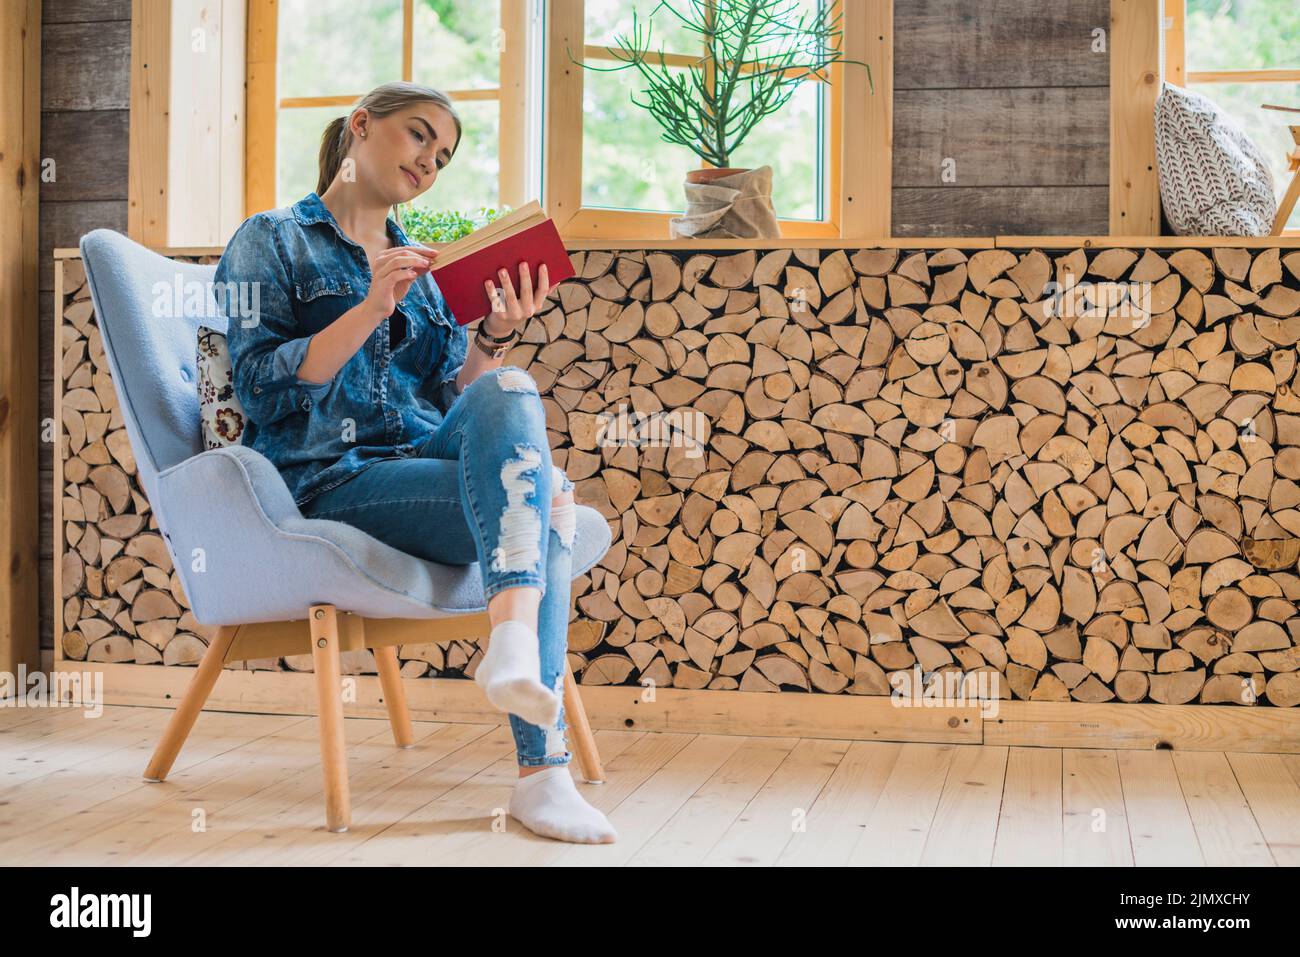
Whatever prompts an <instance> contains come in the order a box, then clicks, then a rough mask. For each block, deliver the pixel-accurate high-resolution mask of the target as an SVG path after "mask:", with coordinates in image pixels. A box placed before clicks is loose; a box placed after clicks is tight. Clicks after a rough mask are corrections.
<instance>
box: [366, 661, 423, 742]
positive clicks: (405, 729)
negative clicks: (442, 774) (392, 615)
mask: <svg viewBox="0 0 1300 957" xmlns="http://www.w3.org/2000/svg"><path fill="white" fill-rule="evenodd" d="M371 651H373V652H374V653H375V664H376V665H378V666H379V686H380V687H381V688H382V689H383V692H384V704H385V705H386V706H387V708H388V723H389V724H390V725H392V726H393V741H394V742H396V744H397V746H398V747H399V748H410V747H414V745H415V730H414V729H413V728H412V727H411V711H410V709H409V708H408V707H407V706H406V689H405V688H403V687H402V669H401V667H400V666H399V665H398V664H397V648H396V647H395V646H394V645H385V646H384V647H382V648H372V649H371Z"/></svg>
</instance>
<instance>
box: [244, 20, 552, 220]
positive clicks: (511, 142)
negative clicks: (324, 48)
mask: <svg viewBox="0 0 1300 957" xmlns="http://www.w3.org/2000/svg"><path fill="white" fill-rule="evenodd" d="M530 3H531V0H501V29H502V30H503V31H504V35H505V36H508V37H510V36H513V37H522V36H526V35H527V33H528V20H529V4H530ZM279 13H280V8H279V3H278V0H248V55H247V81H248V100H247V110H248V135H247V147H246V151H245V154H244V183H245V193H244V214H245V215H246V216H251V215H253V214H254V213H258V212H261V211H263V210H266V209H271V208H273V207H275V206H276V205H277V202H276V180H277V177H278V168H277V165H276V160H277V156H276V124H277V120H278V118H279V111H280V110H281V109H294V108H300V107H312V106H337V107H341V108H347V107H351V106H352V105H353V104H354V103H355V102H356V101H357V99H358V98H360V97H361V96H363V95H364V94H365V93H366V92H367V91H365V90H358V91H357V92H356V93H355V95H340V96H308V97H283V98H282V97H279V96H278V91H277V89H276V57H277V51H278V42H277V38H278V33H279ZM414 23H415V0H402V76H401V79H403V80H408V81H409V80H411V78H412V76H413V71H414V63H415V56H414V51H415V35H414ZM526 73H527V58H526V57H523V56H502V57H501V67H500V82H499V83H498V85H497V86H495V87H480V88H477V89H465V90H458V89H445V90H444V91H443V92H445V93H447V95H448V96H450V97H451V98H452V100H453V101H458V102H465V101H470V100H496V101H498V102H499V105H500V123H499V130H500V135H499V139H498V149H499V154H498V155H499V169H500V171H499V189H498V197H499V200H498V201H499V202H500V203H503V204H509V205H510V206H516V207H517V206H519V205H521V204H522V203H524V202H526V201H527V200H528V199H529V198H531V197H529V196H527V195H526V193H527V191H528V164H527V156H526V149H527V143H526V127H527V105H528V100H527V93H528V89H527V75H526Z"/></svg>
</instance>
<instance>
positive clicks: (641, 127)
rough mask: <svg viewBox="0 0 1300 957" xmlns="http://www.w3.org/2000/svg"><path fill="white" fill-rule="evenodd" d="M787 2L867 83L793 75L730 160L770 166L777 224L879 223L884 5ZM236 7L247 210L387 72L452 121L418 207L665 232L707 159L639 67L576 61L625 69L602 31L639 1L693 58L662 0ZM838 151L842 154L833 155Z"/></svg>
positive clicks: (825, 229) (801, 229)
mask: <svg viewBox="0 0 1300 957" xmlns="http://www.w3.org/2000/svg"><path fill="white" fill-rule="evenodd" d="M715 2H716V0H675V3H676V6H677V9H679V10H683V11H684V10H687V9H688V8H690V7H691V6H692V5H694V4H698V5H699V6H700V7H702V8H707V9H709V10H712V9H714V4H715ZM798 2H799V3H800V4H801V6H802V8H803V9H804V10H805V11H807V12H809V13H813V12H815V11H817V10H820V9H822V7H823V6H824V7H825V8H826V9H828V11H829V16H830V19H831V20H832V21H833V22H834V29H835V30H837V31H840V33H841V35H840V37H839V38H838V41H839V48H840V50H841V54H842V56H843V57H844V58H846V59H854V60H867V59H868V54H870V56H871V57H872V59H871V61H870V62H872V64H873V76H874V78H875V80H876V83H877V88H876V92H875V95H874V96H873V95H871V94H870V92H869V87H868V84H867V79H866V70H865V69H864V68H863V67H862V66H861V65H860V64H856V63H854V64H847V63H842V62H837V63H834V64H832V65H831V66H830V67H829V68H828V69H826V70H824V71H822V72H821V73H820V74H818V75H810V76H807V77H804V78H803V79H802V80H801V81H800V84H799V87H798V89H797V90H796V92H795V93H794V95H792V96H791V97H790V99H789V100H788V101H786V102H785V103H783V104H782V105H781V107H780V109H778V110H777V111H775V112H773V113H771V114H768V115H766V116H764V117H762V119H761V121H760V122H759V123H758V124H757V126H756V127H755V128H754V129H753V130H752V132H751V133H750V135H749V136H748V137H747V138H746V139H745V141H744V142H743V143H742V144H741V146H740V147H739V148H738V149H736V150H734V151H733V153H732V156H731V159H730V162H731V163H732V164H733V165H736V166H741V167H751V168H752V167H757V166H762V165H770V166H771V167H772V169H773V204H774V206H775V207H776V211H777V215H778V217H779V218H780V220H781V230H782V234H783V235H785V236H787V237H811V238H816V237H839V236H867V235H885V234H887V230H888V208H889V204H888V202H887V201H886V202H885V203H883V204H882V203H881V202H880V200H879V196H880V195H881V194H882V193H883V194H884V195H888V188H887V186H888V165H889V161H888V147H887V141H888V136H887V132H886V133H879V132H878V131H881V130H887V127H888V124H887V118H888V109H887V103H888V97H889V94H888V89H887V85H886V84H887V77H888V72H889V71H888V69H887V61H882V56H883V55H882V54H881V53H880V50H887V48H888V45H889V44H888V41H887V40H886V37H888V36H889V32H888V31H889V25H888V19H887V18H883V14H882V13H881V11H884V10H887V9H888V8H889V6H890V5H889V4H879V3H870V4H867V3H863V4H845V3H844V0H798ZM248 4H249V6H248V16H249V23H248V54H247V78H248V98H247V99H248V135H247V147H246V153H245V170H244V173H245V183H246V193H245V198H246V202H245V210H246V215H251V214H252V213H254V212H257V211H258V210H263V209H269V208H271V207H274V206H283V205H287V204H290V203H293V202H295V201H297V200H298V199H300V198H301V197H303V196H304V195H306V194H307V193H308V192H309V191H311V190H313V189H315V187H316V175H317V154H318V151H319V145H320V136H321V133H322V131H323V130H324V128H325V126H326V125H327V124H328V122H329V121H330V120H332V119H334V118H335V117H337V116H339V115H342V114H343V113H345V112H346V111H347V109H348V108H349V107H351V106H352V105H353V104H354V103H355V102H356V100H357V98H358V97H360V96H361V95H362V94H364V93H365V92H367V91H368V90H370V89H371V88H373V87H374V86H376V85H378V84H379V83H383V82H386V81H389V80H393V79H410V80H414V81H416V82H422V83H427V84H429V85H432V86H434V87H437V88H438V89H441V90H443V91H444V92H446V93H448V94H449V95H450V96H451V98H452V99H453V100H454V101H455V102H456V104H457V108H458V111H459V112H460V113H461V116H462V118H463V120H464V123H465V133H464V136H465V143H464V145H462V146H461V147H460V148H459V149H458V150H457V154H456V159H455V161H454V162H453V163H452V165H451V166H450V167H449V168H448V171H447V172H446V173H445V174H441V175H440V176H439V178H438V182H437V183H436V184H435V185H434V187H433V189H431V190H430V191H429V192H428V193H426V194H425V195H424V196H423V197H421V198H420V200H418V201H417V205H422V206H426V207H431V208H434V209H455V210H458V211H460V212H472V211H474V210H476V209H477V208H478V207H479V206H483V205H488V206H500V205H510V206H518V205H520V204H521V203H523V202H526V201H528V200H530V199H533V198H540V199H541V201H542V203H543V204H544V205H545V207H546V209H547V212H548V213H549V214H550V215H551V216H552V217H553V218H554V220H555V222H556V225H557V226H558V227H559V229H560V232H561V234H562V235H563V236H564V238H565V239H583V238H588V239H622V240H642V239H667V238H669V228H668V220H669V219H670V218H671V217H673V216H675V215H680V213H681V211H682V209H683V207H684V205H685V194H684V191H683V188H682V184H683V181H684V179H685V176H686V173H687V172H688V171H690V170H692V169H698V168H700V167H701V166H705V165H708V164H705V163H704V162H703V161H702V160H701V159H700V158H699V157H698V156H697V155H696V154H695V153H694V152H692V151H691V150H689V149H688V148H686V147H685V146H681V145H677V144H673V143H669V142H666V141H665V140H663V139H662V136H661V131H660V129H659V127H658V125H657V124H656V123H655V121H654V120H653V118H652V117H651V116H650V114H649V113H648V112H646V111H645V110H643V109H642V108H640V107H638V106H636V105H635V104H634V103H633V102H632V100H631V96H632V94H633V93H634V92H637V91H639V90H641V88H642V87H643V86H644V83H643V82H640V81H641V78H640V76H639V74H638V73H637V71H636V70H635V69H630V68H625V69H621V70H615V71H613V72H597V71H596V70H587V69H584V68H583V67H582V66H580V65H579V63H577V62H574V61H583V62H587V63H590V64H591V65H592V66H594V67H597V68H604V69H608V68H609V67H618V66H620V65H621V64H620V63H619V61H618V58H617V56H616V51H617V45H616V40H615V37H616V36H617V35H618V34H620V33H624V32H626V31H627V30H628V28H630V26H631V13H632V11H633V10H634V9H635V10H636V12H637V14H638V18H639V19H640V20H641V22H643V23H644V22H646V20H647V19H648V21H649V23H650V26H651V30H652V35H651V48H652V49H653V50H655V51H657V50H658V48H659V44H660V41H661V40H662V41H663V42H664V45H665V49H666V50H667V52H668V57H667V59H668V62H669V65H670V66H671V67H672V68H675V69H681V70H687V69H690V68H691V67H692V66H693V65H694V66H696V67H697V68H699V67H700V64H701V62H702V61H703V59H704V56H703V55H704V53H705V50H704V47H703V43H702V38H701V37H700V35H699V34H698V33H694V32H691V31H690V30H688V29H686V28H685V27H683V26H682V25H681V24H680V22H679V21H677V19H676V17H675V16H674V14H673V13H672V12H671V11H670V10H667V9H658V10H656V9H655V8H656V7H658V6H659V0H248ZM359 9H360V10H363V11H364V12H363V13H362V14H358V12H357V11H358V10H359ZM872 11H875V12H874V13H873V12H872ZM836 18H838V20H837V19H836ZM877 21H878V22H877ZM877 34H879V35H880V37H879V40H880V42H879V43H877V42H876V41H877V36H876V35H877ZM869 48H870V50H869ZM877 48H879V49H877ZM771 52H774V51H767V53H768V54H769V55H770V53H771ZM571 55H572V59H571ZM763 55H764V51H763V50H761V49H760V50H759V51H758V55H757V57H756V58H755V60H753V61H750V62H747V63H745V64H744V65H743V66H742V67H741V68H742V69H745V70H759V69H763V68H764V66H765V64H764V63H763V62H762V59H761V57H762V56H763ZM884 55H887V54H884ZM706 69H709V68H707V67H706ZM797 72H798V73H799V74H802V73H803V72H804V71H803V70H798V71H797ZM846 78H847V81H848V82H845V79H846ZM710 82H711V80H710ZM637 98H638V99H644V94H643V93H639V92H638V93H637ZM873 101H879V102H878V103H877V102H873ZM845 116H850V117H853V118H854V120H853V122H852V123H849V124H847V125H846V124H845V122H844V117H845ZM844 155H853V156H854V160H855V161H854V162H852V163H848V164H845V163H844V162H843V159H842V157H843V156H844ZM873 196H874V197H875V198H874V199H873V198H872V197H873ZM452 197H454V200H453V199H452ZM855 200H856V202H855ZM873 217H877V218H879V219H880V221H879V224H877V222H876V218H873Z"/></svg>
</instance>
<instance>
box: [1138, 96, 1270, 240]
mask: <svg viewBox="0 0 1300 957" xmlns="http://www.w3.org/2000/svg"><path fill="white" fill-rule="evenodd" d="M1156 166H1157V172H1158V176H1159V178H1160V199H1161V201H1162V202H1163V203H1164V207H1165V215H1166V216H1168V218H1169V225H1170V226H1171V227H1173V230H1174V233H1175V234H1177V235H1179V236H1267V235H1268V234H1269V233H1270V232H1271V231H1272V228H1273V217H1275V216H1276V215H1277V198H1276V197H1275V196H1274V195H1273V174H1272V173H1271V172H1270V171H1269V168H1268V163H1267V162H1266V161H1265V160H1264V154H1262V153H1261V152H1260V151H1259V147H1257V146H1256V145H1255V144H1254V143H1253V142H1251V139H1250V137H1249V136H1247V135H1246V134H1245V133H1244V132H1242V130H1241V129H1240V128H1239V127H1237V126H1236V125H1235V124H1233V123H1232V121H1231V120H1229V119H1228V118H1227V117H1226V116H1224V115H1223V113H1222V112H1221V111H1220V110H1219V108H1218V107H1217V106H1215V105H1214V104H1213V103H1212V102H1210V101H1209V100H1208V99H1206V98H1205V97H1204V96H1202V95H1201V94H1199V93H1193V92H1191V91H1190V90H1184V89H1183V88H1182V87H1177V86H1173V85H1171V84H1169V83H1165V84H1163V86H1162V88H1161V90H1160V96H1159V98H1157V100H1156Z"/></svg>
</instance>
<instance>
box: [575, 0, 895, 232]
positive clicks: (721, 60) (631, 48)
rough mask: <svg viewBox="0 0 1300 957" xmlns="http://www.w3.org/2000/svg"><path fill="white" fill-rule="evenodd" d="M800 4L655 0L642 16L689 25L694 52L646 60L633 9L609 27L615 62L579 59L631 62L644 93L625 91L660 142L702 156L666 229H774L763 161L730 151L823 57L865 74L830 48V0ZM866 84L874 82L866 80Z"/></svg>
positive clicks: (646, 39) (834, 42) (822, 66)
mask: <svg viewBox="0 0 1300 957" xmlns="http://www.w3.org/2000/svg"><path fill="white" fill-rule="evenodd" d="M802 6H803V5H802V4H801V3H800V0H686V2H685V3H683V2H681V0H678V2H676V3H673V2H670V0H660V3H659V4H658V5H657V6H655V8H654V9H653V10H651V11H650V14H649V19H653V18H654V16H655V15H656V14H657V13H658V12H659V11H660V10H664V11H666V12H667V13H668V14H670V15H672V16H674V17H676V18H677V19H678V20H679V21H681V24H682V26H683V27H685V28H686V29H687V30H689V31H691V32H693V33H698V34H699V35H700V41H701V44H702V46H703V49H704V51H705V52H704V54H703V55H702V56H701V57H700V58H699V59H698V60H696V61H695V62H693V63H691V64H690V65H689V66H686V67H685V69H682V68H681V67H676V68H675V69H673V70H670V69H669V66H668V63H667V58H666V54H665V52H664V50H663V48H662V47H660V49H659V51H658V65H657V66H656V65H654V64H652V63H650V62H649V61H648V59H647V53H648V51H649V48H650V28H649V25H648V24H646V25H645V29H644V34H643V30H642V26H643V25H642V23H641V22H640V21H638V19H637V15H636V13H635V11H634V12H633V14H632V29H631V33H630V36H629V35H626V34H619V35H617V36H616V37H615V43H617V45H618V52H617V53H616V54H615V56H616V58H617V59H619V60H621V61H623V65H622V66H615V67H608V68H602V67H596V66H592V65H590V64H587V63H580V64H579V65H580V66H582V67H583V68H585V69H588V70H596V71H598V72H613V71H618V70H626V69H629V68H635V69H636V70H637V71H638V72H639V73H640V74H641V76H642V77H643V78H644V80H645V88H644V89H643V90H642V92H644V93H645V94H646V96H647V100H646V101H645V102H642V101H640V100H638V99H637V98H636V95H635V94H633V95H632V96H631V100H632V102H633V103H634V104H635V105H637V106H639V107H641V108H642V109H645V110H647V111H649V113H650V114H651V116H653V117H654V119H655V121H656V123H658V125H659V126H660V128H661V129H662V130H663V135H662V139H663V140H664V141H665V142H668V143H676V144H679V145H682V146H685V147H687V148H688V149H690V150H691V151H692V152H694V153H695V155H697V156H698V157H699V158H700V159H701V160H702V161H704V162H705V163H707V164H709V165H708V166H706V167H702V168H699V169H694V170H690V171H688V172H687V173H686V177H685V182H684V183H683V189H684V190H685V192H686V199H687V208H686V211H685V215H683V216H682V217H678V218H674V219H673V220H672V223H671V235H673V236H674V237H677V236H744V237H747V238H751V237H752V238H774V237H779V236H780V235H781V230H780V227H779V225H778V223H777V219H776V213H775V211H774V210H773V209H772V168H771V167H770V166H761V167H758V168H757V169H750V168H748V167H743V168H737V167H733V166H732V165H731V157H732V155H733V154H734V153H735V151H736V150H737V149H738V148H739V147H740V145H741V144H742V143H743V142H744V141H745V138H746V137H747V136H748V135H749V133H750V132H751V131H752V130H753V129H754V128H755V127H756V126H757V125H758V123H759V121H761V120H762V119H763V117H765V116H768V115H769V114H772V113H775V112H776V111H777V110H779V109H780V108H781V107H782V106H783V105H784V104H785V103H786V101H787V100H789V98H790V97H791V96H792V95H793V94H794V92H795V91H796V90H797V89H798V87H799V83H800V82H801V81H802V80H804V79H806V78H808V77H810V76H814V77H818V78H819V79H825V76H824V72H823V71H825V70H826V69H827V68H828V67H829V66H831V64H833V63H836V62H841V61H842V62H844V63H855V64H858V65H860V66H864V67H866V68H867V82H868V83H869V84H871V67H870V66H868V65H867V64H866V63H863V62H862V61H861V60H849V59H844V58H842V57H841V55H840V51H839V50H838V49H837V47H838V39H839V37H840V35H841V31H840V30H839V29H837V26H838V24H839V22H840V20H841V19H842V18H843V15H842V14H837V15H836V16H835V17H834V18H833V19H832V18H831V17H830V8H831V3H830V0H821V2H820V3H817V4H816V8H817V9H816V12H813V13H809V12H807V11H805V10H803V9H802ZM679 7H680V8H681V9H679ZM569 59H570V60H573V56H572V54H570V57H569ZM676 59H677V60H678V61H679V62H680V57H678V58H676ZM573 62H575V63H577V62H578V61H577V60H573ZM871 88H872V91H873V92H874V89H875V87H874V84H872V85H871Z"/></svg>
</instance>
